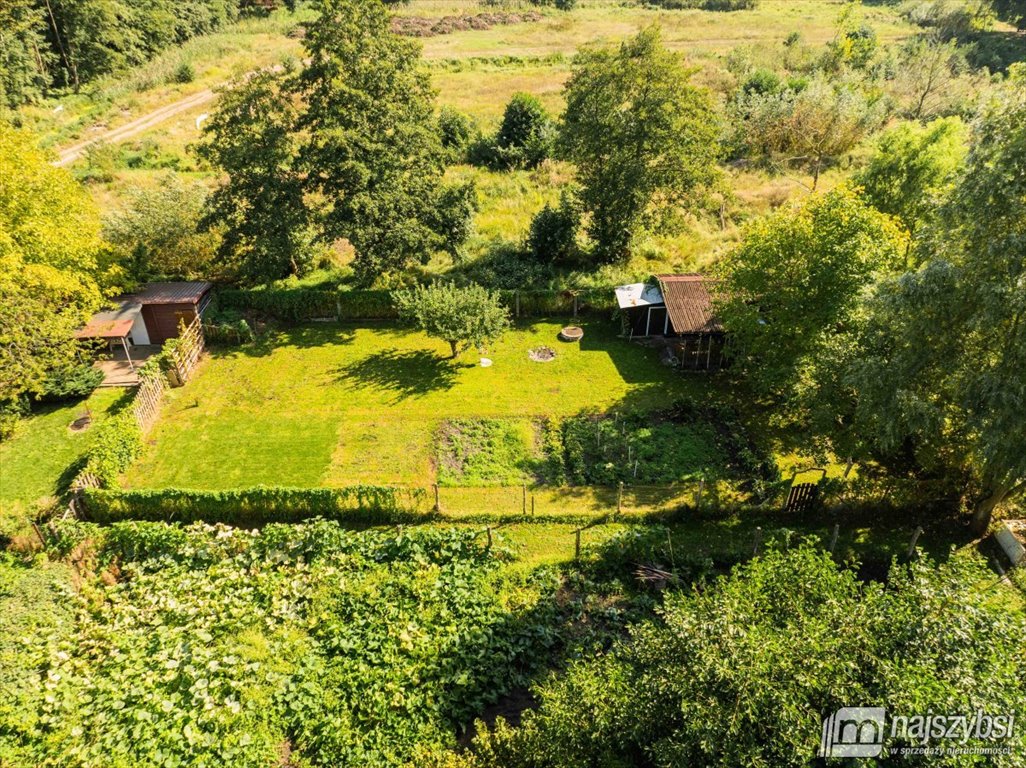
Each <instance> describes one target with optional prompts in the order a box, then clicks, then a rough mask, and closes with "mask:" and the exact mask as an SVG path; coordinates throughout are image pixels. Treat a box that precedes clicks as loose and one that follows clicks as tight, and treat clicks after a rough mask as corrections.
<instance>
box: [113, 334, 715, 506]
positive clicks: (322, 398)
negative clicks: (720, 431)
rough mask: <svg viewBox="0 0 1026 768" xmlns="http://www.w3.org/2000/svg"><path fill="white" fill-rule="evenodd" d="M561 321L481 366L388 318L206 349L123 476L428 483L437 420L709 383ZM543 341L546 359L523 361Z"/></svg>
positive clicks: (571, 407) (665, 392)
mask: <svg viewBox="0 0 1026 768" xmlns="http://www.w3.org/2000/svg"><path fill="white" fill-rule="evenodd" d="M560 326H561V323H559V322H556V321H539V322H535V323H531V324H524V325H521V326H519V327H518V328H516V329H515V330H514V331H512V332H510V333H507V334H506V335H505V336H504V338H503V339H502V340H501V341H500V342H499V343H497V344H495V345H494V346H493V347H491V348H490V349H489V350H488V352H487V354H488V357H489V358H491V359H492V360H493V361H494V364H493V365H492V366H491V367H489V368H482V367H481V366H479V365H478V364H477V361H478V358H477V355H476V354H474V353H467V354H465V355H464V356H463V357H461V358H460V359H458V360H456V361H451V360H448V359H446V354H447V351H446V350H447V347H446V345H444V344H443V343H440V342H438V341H435V340H431V339H428V338H427V337H426V336H424V335H422V334H420V333H415V332H411V331H407V330H404V329H399V328H396V327H392V326H388V325H383V326H380V327H377V328H366V327H364V328H357V327H350V326H342V327H339V326H336V325H317V326H307V327H301V328H298V329H295V330H289V331H282V332H280V333H277V334H272V335H271V336H270V337H269V338H266V339H263V340H261V341H260V342H259V343H258V344H256V345H255V346H253V347H249V348H243V349H240V350H231V351H218V352H215V353H214V354H213V355H212V357H211V359H209V360H208V361H207V362H206V363H205V364H204V367H203V368H202V370H201V373H200V375H199V376H197V377H196V378H195V380H194V381H192V382H190V383H189V385H188V386H187V387H185V388H183V389H180V390H174V391H172V393H171V394H170V396H169V402H168V404H167V406H166V407H165V411H164V416H163V418H162V419H161V420H160V422H159V424H158V426H157V427H156V428H155V430H154V431H153V433H152V434H151V435H150V437H149V440H148V445H147V446H146V449H145V453H144V455H143V457H142V459H141V460H140V461H138V462H137V463H136V464H135V465H134V466H133V467H132V468H131V470H130V471H129V473H128V476H127V485H128V486H130V487H137V488H138V487H162V486H177V487H184V488H227V487H240V486H249V485H255V484H259V483H265V484H278V485H296V486H315V485H347V484H351V483H361V482H363V483H411V484H417V485H426V484H428V483H430V482H432V481H433V479H434V477H435V471H434V467H433V442H434V433H435V430H436V428H437V426H438V424H439V423H440V421H441V420H443V419H445V418H455V417H464V418H466V417H497V418H498V417H501V418H509V419H531V418H533V417H537V416H570V415H573V414H577V413H580V412H584V411H599V410H606V409H610V408H641V409H654V408H657V407H659V406H664V405H666V404H668V403H669V402H670V401H671V400H672V399H673V397H674V395H677V394H683V393H686V392H688V391H695V390H696V389H697V390H699V391H700V390H701V388H702V387H703V386H705V385H706V384H707V380H706V379H687V378H683V377H680V376H678V375H676V374H674V373H672V372H671V371H670V370H669V369H667V368H665V367H663V366H662V365H660V363H659V362H658V359H657V356H656V353H655V352H654V351H651V350H646V349H642V348H640V347H638V346H634V345H631V344H628V343H626V342H625V341H623V340H622V339H619V338H617V336H616V333H617V328H616V326H615V325H614V324H612V323H610V322H609V321H599V320H592V321H586V322H585V324H584V328H585V336H584V340H583V342H581V344H580V345H579V346H578V345H571V344H562V343H560V342H559V341H558V340H557V339H556V335H557V333H558V331H559V328H560ZM541 345H550V346H553V347H555V349H556V350H557V353H558V355H557V358H556V359H555V360H554V361H552V362H549V363H535V362H532V361H530V360H529V359H528V357H527V353H528V350H530V349H532V348H534V347H537V346H541Z"/></svg>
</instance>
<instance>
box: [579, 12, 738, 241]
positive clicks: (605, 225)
mask: <svg viewBox="0 0 1026 768" xmlns="http://www.w3.org/2000/svg"><path fill="white" fill-rule="evenodd" d="M691 74H692V73H691V71H690V70H688V69H687V68H686V67H685V66H684V63H683V59H682V57H681V56H680V55H679V54H677V53H672V52H670V51H668V50H666V48H665V47H664V46H663V45H662V42H661V40H660V35H659V30H658V29H657V28H655V27H652V28H649V29H646V30H644V31H643V32H641V33H640V34H639V35H638V36H637V37H634V38H632V39H630V40H627V41H626V42H624V43H623V44H622V45H620V47H619V48H618V49H611V48H597V49H592V50H585V51H583V52H582V53H580V54H578V56H577V58H576V59H575V62H574V69H573V74H572V75H571V76H570V80H569V82H568V83H567V85H566V111H565V112H564V113H563V126H562V130H561V136H560V138H561V141H562V144H563V148H564V150H565V153H566V155H567V156H568V157H569V158H570V159H571V160H572V161H573V162H574V163H575V164H576V165H577V174H578V180H579V182H580V184H581V191H580V200H581V203H582V205H583V207H584V209H585V210H586V211H587V212H588V213H590V214H591V220H590V222H589V224H588V234H589V236H590V237H591V239H592V240H593V241H594V243H595V251H596V254H597V255H598V257H599V258H600V259H601V260H603V261H624V260H626V259H628V258H629V257H630V255H631V247H632V244H633V241H634V238H635V236H636V235H637V233H638V231H639V230H640V229H641V228H642V227H643V226H645V225H646V224H649V223H652V222H653V221H655V216H654V214H655V206H654V205H653V203H654V202H656V201H658V202H659V204H660V207H661V208H662V209H663V210H664V211H665V210H666V209H668V208H673V207H677V206H686V205H688V204H690V203H693V202H694V201H695V198H696V196H697V194H698V193H699V192H700V191H702V190H703V189H705V188H707V187H708V186H709V185H710V184H712V183H713V182H714V181H715V179H716V177H717V173H718V171H717V166H716V161H717V158H718V155H719V146H718V125H717V123H718V121H717V117H716V114H715V112H714V110H713V108H712V104H711V101H710V98H709V95H708V93H707V92H706V91H704V90H702V89H700V88H697V87H695V86H693V85H690V84H689V82H688V81H689V79H690V77H691Z"/></svg>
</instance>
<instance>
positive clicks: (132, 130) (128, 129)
mask: <svg viewBox="0 0 1026 768" xmlns="http://www.w3.org/2000/svg"><path fill="white" fill-rule="evenodd" d="M215 98H217V94H216V93H214V92H213V91H212V90H210V89H207V90H204V91H200V92H199V93H194V94H192V95H191V96H187V97H185V98H184V99H179V100H178V101H175V102H172V103H171V104H165V105H164V106H163V107H161V108H160V109H155V110H153V111H152V112H148V113H147V114H145V115H143V116H141V117H137V118H136V119H135V120H132V121H131V122H128V123H125V124H124V125H120V126H118V127H117V128H112V129H111V130H109V131H104V132H103V133H99V134H97V135H96V136H93V137H92V138H89V139H85V140H84V141H79V142H78V143H76V144H72V145H71V146H70V147H65V148H64V149H62V150H60V151H59V152H58V153H57V162H56V163H54V165H57V166H63V165H68V164H70V163H73V162H75V160H77V159H78V158H80V157H81V156H82V155H83V154H84V153H85V151H86V149H87V148H88V147H89V145H90V144H96V143H98V142H104V143H108V144H112V143H115V142H119V141H125V140H126V139H131V138H133V137H134V136H138V135H139V134H140V133H143V132H144V131H148V130H149V129H150V128H152V127H153V126H155V125H159V124H160V123H163V122H164V121H165V120H170V119H171V118H172V117H174V116H175V115H180V114H181V113H182V112H187V111H188V110H190V109H195V108H196V107H199V106H202V105H203V104H206V103H207V102H209V101H213V100H214V99H215Z"/></svg>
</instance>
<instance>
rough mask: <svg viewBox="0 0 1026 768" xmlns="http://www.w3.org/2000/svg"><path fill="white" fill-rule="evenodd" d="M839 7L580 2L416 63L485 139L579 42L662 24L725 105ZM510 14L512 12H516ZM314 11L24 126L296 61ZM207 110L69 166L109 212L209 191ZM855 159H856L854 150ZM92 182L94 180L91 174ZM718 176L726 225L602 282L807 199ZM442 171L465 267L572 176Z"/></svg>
mask: <svg viewBox="0 0 1026 768" xmlns="http://www.w3.org/2000/svg"><path fill="white" fill-rule="evenodd" d="M844 5H845V4H844V3H843V2H841V1H840V0H764V2H762V3H760V5H759V7H758V8H757V9H756V10H753V11H744V12H735V13H721V12H708V11H694V10H686V11H684V10H682V11H665V10H657V9H652V8H646V7H643V6H634V5H623V4H621V3H617V2H614V1H613V0H583V2H581V3H579V5H578V7H576V8H575V9H574V10H573V11H571V12H568V13H566V12H560V11H556V10H554V9H545V10H543V17H542V19H541V20H540V21H536V22H526V23H519V24H510V25H500V26H494V27H492V28H490V29H487V30H466V31H459V32H455V33H453V34H448V35H438V36H435V37H428V38H423V39H419V40H418V42H419V43H420V44H421V45H422V46H423V57H424V67H425V70H426V71H427V72H428V73H429V74H430V77H431V80H432V83H433V85H434V86H435V88H436V90H437V94H438V96H437V102H438V104H439V106H452V107H456V108H458V109H460V110H462V111H464V112H466V113H467V114H469V115H471V116H472V117H474V118H475V119H476V120H477V121H478V123H479V125H480V126H481V128H482V129H483V130H485V131H490V130H492V129H493V128H494V126H495V125H496V123H497V122H498V120H499V118H500V116H501V114H502V110H503V108H504V106H505V104H506V102H507V101H508V100H509V98H510V96H512V94H514V93H516V92H518V91H526V92H529V93H533V94H535V95H537V96H538V97H539V98H540V99H541V100H542V102H543V103H544V104H545V105H546V106H547V107H548V108H549V110H550V111H551V112H552V113H553V115H558V114H559V112H560V111H561V110H562V108H563V98H562V87H563V83H564V82H565V80H566V78H567V77H568V75H569V72H570V65H571V60H572V57H573V54H574V52H575V51H576V50H577V49H578V48H579V47H581V46H584V45H588V44H594V43H615V42H616V41H618V40H620V39H622V38H623V37H625V36H627V35H631V34H634V33H635V32H636V31H637V30H639V29H641V28H643V27H646V26H649V25H651V24H659V25H660V27H661V28H662V30H663V36H664V39H665V41H666V43H667V44H668V45H669V46H670V47H671V48H674V49H676V50H679V51H681V52H683V53H684V54H685V55H686V56H687V58H688V60H689V62H690V63H691V64H693V65H694V67H695V69H696V73H695V75H694V81H695V82H696V83H699V84H701V85H705V86H708V87H709V88H711V89H712V90H713V92H714V93H715V94H716V97H717V98H719V99H723V98H724V97H725V95H726V94H727V93H728V92H729V90H730V89H731V88H732V87H733V86H734V84H735V77H734V75H733V74H731V72H730V71H729V68H728V65H729V63H730V62H731V61H735V62H736V61H739V60H744V61H750V62H753V63H760V64H767V65H772V63H773V62H774V61H775V60H776V59H777V58H778V57H779V55H780V51H779V47H780V44H781V42H782V41H783V40H784V39H785V38H786V37H787V36H788V35H790V34H791V33H793V32H798V33H800V35H801V37H802V40H803V42H804V43H805V44H806V45H807V46H809V47H810V48H812V49H818V48H820V47H822V46H823V45H824V44H825V43H826V42H828V41H829V40H831V39H832V38H833V37H834V36H835V35H836V33H837V23H838V18H839V15H840V13H841V11H842V9H843V8H844ZM518 7H519V6H511V8H512V9H513V10H516V9H517V8H518ZM526 7H527V6H524V7H523V8H524V9H526ZM490 10H494V8H492V7H488V6H484V5H482V4H480V3H478V2H470V1H469V0H463V1H461V0H456V1H453V0H412V2H409V3H406V4H402V5H398V6H396V7H395V8H394V11H395V12H396V13H398V14H400V15H406V16H422V17H440V16H444V15H452V14H475V13H481V12H484V11H490ZM860 13H861V15H862V18H863V19H864V20H865V22H866V23H868V24H870V25H871V26H872V27H873V28H874V30H875V31H876V33H877V35H878V38H879V40H880V41H881V43H882V44H884V45H886V44H889V43H891V42H894V41H897V40H900V39H902V38H904V37H906V36H908V35H910V34H912V33H913V32H914V31H915V28H914V27H912V26H911V25H909V24H908V23H906V22H904V21H903V20H902V19H900V17H899V16H898V14H897V13H896V11H895V9H894V8H893V7H890V6H883V5H867V6H865V7H864V8H862V9H861V10H860ZM309 16H310V11H309V9H306V10H303V11H301V12H300V13H299V14H298V15H297V16H295V17H292V16H289V15H288V14H285V13H283V12H276V13H275V14H272V15H271V17H269V18H267V19H249V20H245V21H243V22H240V23H239V24H237V25H234V26H233V27H230V28H228V29H226V30H224V31H222V32H219V33H217V34H214V35H209V36H204V37H200V38H196V39H195V40H192V41H189V42H188V43H186V44H185V45H184V46H182V47H181V48H180V49H178V50H174V51H169V52H167V53H165V54H164V55H162V56H160V57H158V58H157V59H155V60H154V61H153V62H150V63H149V64H147V65H145V66H143V67H140V68H139V69H137V70H135V71H133V72H131V73H128V74H127V75H124V76H121V77H117V78H109V79H107V80H104V81H102V82H100V83H97V84H95V85H93V86H90V87H89V88H88V89H86V90H85V91H83V92H82V93H81V94H78V95H69V96H65V97H63V98H62V99H60V100H49V101H46V102H43V103H41V104H39V105H34V106H29V107H26V108H25V109H24V110H22V114H21V119H22V121H23V122H24V123H25V124H26V125H27V126H29V127H30V128H32V129H33V130H36V131H38V132H40V133H41V134H42V135H43V140H44V142H45V143H47V144H49V145H53V146H66V145H68V144H69V143H71V142H73V141H74V140H78V139H82V138H87V137H88V136H90V135H93V134H96V133H98V132H100V131H102V130H103V129H105V128H114V127H116V126H118V125H120V124H122V123H125V122H127V121H129V120H131V119H133V118H135V117H138V116H139V115H140V114H143V113H145V112H147V111H149V110H152V109H155V108H156V107H158V106H161V105H163V104H166V103H169V102H171V101H174V100H176V99H180V98H183V97H185V96H188V95H191V94H193V93H197V92H199V91H201V90H204V89H206V88H210V87H215V86H217V85H219V84H221V83H223V82H225V81H227V80H229V79H230V78H231V77H233V76H236V75H238V74H241V73H242V72H245V71H250V70H252V69H257V68H261V67H267V66H272V65H274V64H277V63H279V62H280V61H282V60H283V59H284V58H287V57H296V56H299V55H301V42H300V40H298V39H296V37H295V36H294V35H293V34H291V33H292V30H293V29H294V28H295V26H296V24H297V23H298V22H301V21H303V20H306V19H307V18H309ZM183 62H188V63H190V64H191V65H192V66H193V68H194V69H195V71H196V79H195V80H194V81H193V82H190V83H186V84H177V83H174V82H172V80H173V78H171V77H170V76H171V73H173V72H174V71H175V69H176V68H177V66H178V65H179V64H181V63H183ZM213 108H214V107H213V105H212V104H211V103H207V104H205V105H202V106H198V107H196V108H194V109H191V110H188V111H186V112H183V113H181V114H179V115H177V116H175V117H173V118H171V119H170V120H168V121H166V122H164V123H161V124H159V125H155V126H153V127H151V128H150V129H148V130H147V131H146V132H145V133H144V134H142V135H140V136H138V137H136V138H133V139H131V140H128V141H126V142H124V143H123V144H120V145H117V146H116V147H109V148H106V149H104V150H101V151H100V152H99V153H98V154H97V155H96V156H95V157H94V158H93V160H92V161H90V159H88V158H83V159H81V160H79V161H77V163H76V164H75V166H74V167H75V168H76V169H77V170H78V171H79V172H83V171H84V170H85V169H86V168H87V167H88V166H89V164H90V162H93V163H94V168H96V167H101V166H102V167H103V169H104V170H103V172H102V174H101V175H103V176H105V175H107V174H110V173H112V174H113V178H112V180H111V181H109V182H94V183H92V184H90V189H91V190H92V192H93V194H94V197H95V198H96V200H97V201H98V203H99V205H100V206H101V208H103V209H104V210H110V209H114V208H117V207H120V206H121V205H123V204H124V201H125V192H126V191H127V190H129V189H131V188H133V187H138V186H142V187H147V186H151V185H153V184H155V183H156V181H157V179H158V178H159V177H160V176H162V175H163V174H165V173H167V172H168V171H171V170H175V171H177V172H179V173H184V174H186V175H188V176H190V177H192V178H195V179H198V180H201V181H203V182H204V183H208V184H213V183H214V177H213V176H212V174H211V173H210V171H209V170H208V169H205V168H204V167H203V165H202V164H201V163H200V162H199V161H198V160H197V159H196V158H195V156H194V155H193V154H192V152H191V150H190V145H191V144H193V143H195V142H196V141H197V140H198V139H199V138H200V131H199V129H198V128H197V118H199V117H200V116H201V115H202V114H203V113H206V112H210V111H211V110H212V109H213ZM854 155H855V157H856V158H857V157H858V155H859V153H854ZM848 172H849V169H847V168H840V169H831V170H830V171H828V172H827V174H826V175H825V176H824V178H823V179H822V180H821V187H822V188H823V189H829V188H830V187H831V186H833V185H835V184H836V183H837V182H838V181H840V180H841V179H843V178H844V177H845V176H846V175H847V174H848ZM92 173H94V175H95V171H93V172H92ZM727 173H728V181H729V186H730V188H731V189H732V190H733V191H734V194H735V196H736V201H735V202H734V203H732V205H731V208H732V210H731V215H730V216H729V217H728V221H727V223H726V226H724V227H721V226H720V225H719V219H718V216H716V215H714V213H712V212H710V213H709V215H707V216H701V217H698V218H696V219H695V220H693V221H691V222H690V223H689V224H688V226H687V227H685V228H684V230H683V231H680V232H675V233H668V234H664V235H661V236H649V237H645V238H643V239H642V241H641V242H639V243H638V248H637V256H636V258H635V260H634V262H633V263H632V264H630V265H627V266H626V267H625V268H623V269H621V270H618V272H617V274H616V275H611V276H609V277H610V278H611V279H621V278H622V279H624V280H627V279H635V278H643V277H646V276H647V275H648V274H649V273H651V272H653V271H659V270H703V269H707V268H708V267H709V266H710V265H711V264H713V263H715V261H716V260H717V259H718V257H719V254H720V253H721V252H722V251H723V249H725V248H727V247H729V246H730V245H731V244H733V243H734V242H736V241H737V239H738V236H739V232H740V229H739V226H738V224H739V222H743V221H744V220H745V219H747V218H750V217H752V216H756V215H760V214H764V213H766V212H767V211H769V210H771V209H772V208H774V207H776V206H778V205H780V204H781V203H783V202H784V201H786V200H788V199H793V198H795V197H798V196H802V195H805V194H807V192H808V190H807V185H808V179H805V178H801V176H800V174H795V175H791V176H780V175H769V174H766V173H763V172H759V171H751V170H737V169H731V170H728V171H727ZM451 175H453V176H455V177H463V178H468V177H469V178H474V180H475V181H476V182H477V187H478V193H479V203H480V210H479V212H478V214H477V216H476V220H475V225H476V232H475V234H474V236H473V238H472V239H471V241H470V242H469V243H468V246H467V249H466V251H467V254H468V256H469V257H470V258H471V259H478V258H487V257H488V255H489V254H490V253H492V252H493V251H494V250H495V248H496V246H497V245H498V246H500V247H501V246H502V245H504V244H505V245H508V244H517V243H519V242H521V241H522V240H523V238H524V237H525V235H526V233H527V230H528V226H529V223H530V221H531V218H532V217H533V215H534V214H535V213H536V212H537V211H538V210H539V209H540V208H541V207H542V206H543V205H544V204H545V203H546V202H550V201H552V200H554V199H555V198H556V197H558V194H559V189H560V188H561V187H562V186H564V185H565V184H566V183H567V182H568V181H569V180H570V177H571V175H570V169H569V168H568V167H566V166H565V165H563V164H560V163H549V164H546V165H545V166H544V167H543V168H542V169H539V170H538V171H534V172H531V173H526V172H515V173H493V172H489V171H483V170H479V169H471V168H467V167H457V168H454V169H453V170H452V171H451ZM449 266H450V262H449V261H448V258H447V257H441V258H439V259H436V261H435V262H433V263H432V264H431V266H430V269H431V270H432V271H435V272H443V271H445V270H446V269H448V268H449ZM607 282H608V281H607Z"/></svg>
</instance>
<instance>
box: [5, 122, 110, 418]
mask: <svg viewBox="0 0 1026 768" xmlns="http://www.w3.org/2000/svg"><path fill="white" fill-rule="evenodd" d="M103 252H104V243H103V240H102V239H101V236H100V217H99V213H98V212H97V210H96V208H95V207H94V206H93V204H92V202H91V201H90V200H89V198H88V196H87V195H86V193H85V192H84V191H83V190H82V188H81V187H79V185H78V184H77V183H76V182H75V180H74V179H73V178H72V177H71V175H70V174H69V173H68V172H67V171H64V170H61V169H58V168H54V167H53V166H52V165H50V160H49V158H48V157H47V156H46V155H45V154H44V153H42V152H41V151H39V150H38V149H37V148H36V147H35V144H34V142H33V140H32V138H31V137H30V136H29V135H28V134H26V133H23V132H21V131H17V130H15V129H13V128H11V127H10V126H8V125H6V124H4V123H3V122H0V295H2V296H3V300H2V301H0V401H5V400H10V399H12V398H15V397H17V396H19V395H20V394H21V393H23V392H27V391H38V390H39V389H41V387H42V384H43V381H44V380H45V379H46V377H47V375H48V374H49V373H51V372H53V371H55V370H58V369H64V368H67V367H69V366H70V365H71V364H73V363H74V362H75V361H76V359H77V354H78V346H77V344H76V342H75V340H74V337H73V332H74V331H75V329H76V328H77V327H79V326H80V325H82V324H83V323H84V322H85V321H86V320H87V319H88V318H89V315H90V313H92V312H93V311H95V310H96V309H97V308H98V307H99V305H100V302H101V299H102V290H103V288H104V287H106V286H108V285H109V284H110V282H112V281H113V279H114V277H115V275H114V274H113V273H111V272H109V271H108V266H109V265H108V264H107V263H106V262H105V259H104V253H103Z"/></svg>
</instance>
